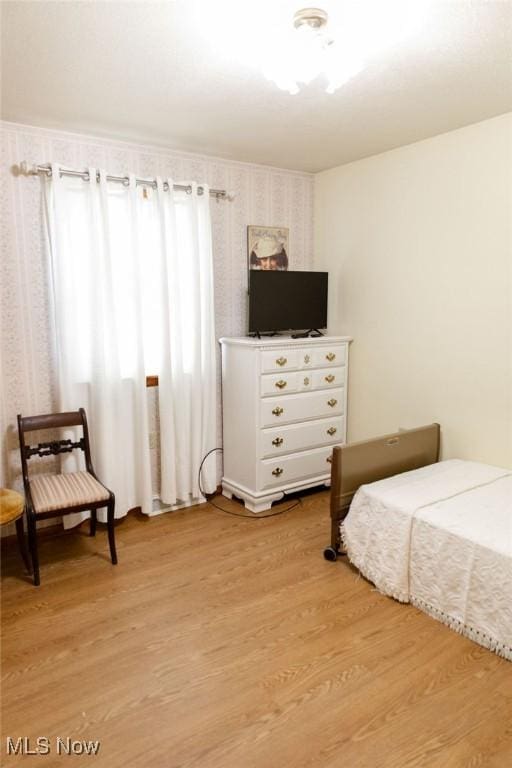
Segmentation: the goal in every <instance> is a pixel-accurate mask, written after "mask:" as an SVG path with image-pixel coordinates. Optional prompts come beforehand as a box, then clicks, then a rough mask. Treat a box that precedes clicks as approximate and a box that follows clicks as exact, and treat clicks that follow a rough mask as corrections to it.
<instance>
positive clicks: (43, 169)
mask: <svg viewBox="0 0 512 768" xmlns="http://www.w3.org/2000/svg"><path fill="white" fill-rule="evenodd" d="M13 172H14V173H15V175H17V176H18V175H20V174H22V175H23V176H39V174H41V173H44V174H45V175H46V176H49V177H51V175H52V167H51V165H50V164H48V165H33V166H29V164H28V163H27V162H26V160H23V162H21V163H20V164H19V166H14V167H13ZM60 173H61V176H78V177H80V178H81V179H83V180H84V181H89V180H90V174H89V171H75V170H73V169H71V168H61V169H60ZM106 178H107V181H117V182H120V183H121V184H129V182H130V179H129V177H128V176H110V175H107V177H106ZM99 180H100V174H99V172H98V171H97V172H96V181H99ZM135 183H136V184H137V185H141V186H144V187H152V188H153V189H156V179H135ZM163 186H164V189H165V190H166V191H167V190H168V189H169V185H168V183H167V182H166V181H164V185H163ZM174 189H176V190H178V191H180V192H186V193H187V194H188V195H190V194H192V186H191V185H190V184H174ZM203 193H204V187H201V186H198V187H197V194H198V195H202V194H203ZM210 195H211V196H212V197H215V198H216V199H217V200H232V195H229V194H228V193H227V192H226V190H225V189H210Z"/></svg>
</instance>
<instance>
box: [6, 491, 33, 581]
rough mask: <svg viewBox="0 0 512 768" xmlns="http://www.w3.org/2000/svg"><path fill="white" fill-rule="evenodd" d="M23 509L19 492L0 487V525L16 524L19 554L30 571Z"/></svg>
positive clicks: (23, 505)
mask: <svg viewBox="0 0 512 768" xmlns="http://www.w3.org/2000/svg"><path fill="white" fill-rule="evenodd" d="M24 509H25V499H24V498H23V496H22V495H21V493H17V492H16V491H11V490H9V489H8V488H0V525H7V524H8V523H15V524H16V536H17V539H18V547H19V550H20V554H21V557H22V558H23V562H24V564H25V568H26V569H27V571H28V572H29V573H31V572H32V568H31V567H30V560H29V557H28V553H27V548H26V546H25V532H24V530H23V512H24Z"/></svg>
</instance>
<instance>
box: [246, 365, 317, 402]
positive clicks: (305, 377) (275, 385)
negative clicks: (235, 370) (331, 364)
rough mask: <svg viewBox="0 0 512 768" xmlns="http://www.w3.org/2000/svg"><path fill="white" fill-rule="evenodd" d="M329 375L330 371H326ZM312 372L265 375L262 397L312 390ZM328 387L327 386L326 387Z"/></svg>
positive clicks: (262, 377) (262, 383)
mask: <svg viewBox="0 0 512 768" xmlns="http://www.w3.org/2000/svg"><path fill="white" fill-rule="evenodd" d="M326 373H329V371H326ZM311 374H312V371H293V372H292V371H290V372H289V373H264V374H263V375H262V376H261V390H260V391H261V396H262V397H268V396H269V395H274V396H275V395H278V394H279V393H280V392H282V394H283V395H288V394H290V392H307V391H308V390H310V389H312V382H313V378H312V375H311ZM326 386H327V385H326Z"/></svg>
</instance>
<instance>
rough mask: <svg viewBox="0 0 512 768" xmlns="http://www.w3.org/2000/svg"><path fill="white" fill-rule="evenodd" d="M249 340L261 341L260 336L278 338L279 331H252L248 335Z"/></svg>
mask: <svg viewBox="0 0 512 768" xmlns="http://www.w3.org/2000/svg"><path fill="white" fill-rule="evenodd" d="M248 335H249V336H250V338H251V339H261V337H262V336H280V335H281V334H280V333H279V331H267V332H265V331H254V333H249V334H248Z"/></svg>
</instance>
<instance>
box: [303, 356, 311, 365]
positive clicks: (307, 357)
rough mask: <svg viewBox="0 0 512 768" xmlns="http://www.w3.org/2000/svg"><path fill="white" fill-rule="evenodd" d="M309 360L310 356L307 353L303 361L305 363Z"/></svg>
mask: <svg viewBox="0 0 512 768" xmlns="http://www.w3.org/2000/svg"><path fill="white" fill-rule="evenodd" d="M310 360H311V358H310V356H309V355H304V362H305V363H306V365H307V364H308V363H309V361H310Z"/></svg>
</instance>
